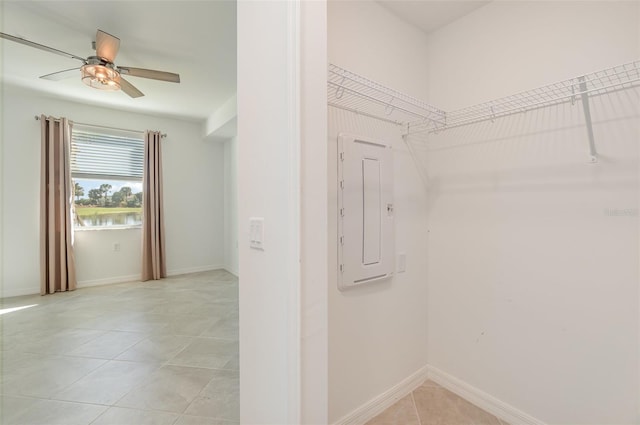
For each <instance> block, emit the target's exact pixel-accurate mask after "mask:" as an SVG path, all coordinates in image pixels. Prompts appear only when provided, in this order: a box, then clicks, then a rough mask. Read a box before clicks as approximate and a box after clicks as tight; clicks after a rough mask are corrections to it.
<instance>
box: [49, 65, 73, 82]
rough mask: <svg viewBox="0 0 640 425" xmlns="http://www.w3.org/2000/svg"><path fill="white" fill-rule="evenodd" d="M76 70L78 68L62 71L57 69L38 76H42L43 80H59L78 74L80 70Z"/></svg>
mask: <svg viewBox="0 0 640 425" xmlns="http://www.w3.org/2000/svg"><path fill="white" fill-rule="evenodd" d="M78 71H80V68H71V69H65V70H64V71H58V72H54V73H51V74H47V75H42V76H40V78H43V79H45V80H53V81H60V80H64V79H65V78H71V77H78V76H80V72H78Z"/></svg>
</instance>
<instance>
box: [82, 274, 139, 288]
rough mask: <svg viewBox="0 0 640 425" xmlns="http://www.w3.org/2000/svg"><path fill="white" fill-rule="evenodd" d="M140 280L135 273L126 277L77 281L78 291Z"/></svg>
mask: <svg viewBox="0 0 640 425" xmlns="http://www.w3.org/2000/svg"><path fill="white" fill-rule="evenodd" d="M140 278H141V275H140V273H137V274H131V275H127V276H115V277H106V278H104V279H93V280H83V281H78V289H80V288H89V287H91V286H102V285H113V284H114V283H125V282H139V281H140Z"/></svg>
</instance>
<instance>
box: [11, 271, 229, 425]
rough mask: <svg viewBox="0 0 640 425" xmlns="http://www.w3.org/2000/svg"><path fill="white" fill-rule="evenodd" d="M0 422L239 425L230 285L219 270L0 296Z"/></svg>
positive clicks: (98, 424)
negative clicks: (27, 306) (13, 296)
mask: <svg viewBox="0 0 640 425" xmlns="http://www.w3.org/2000/svg"><path fill="white" fill-rule="evenodd" d="M32 304H35V306H34V307H30V308H25V309H22V310H18V311H14V312H10V313H5V314H2V315H0V326H1V329H0V335H1V340H0V424H3V425H14V424H16V425H18V424H19V425H32V424H33V425H35V424H42V425H56V424H61V425H88V424H92V425H108V424H110V425H145V424H149V425H165V424H166V425H196V424H197V425H213V424H215V425H232V424H238V423H239V376H238V280H237V279H236V278H235V277H234V276H233V275H231V274H229V273H227V272H225V271H222V270H216V271H210V272H203V273H195V274H189V275H183V276H176V277H170V278H167V279H163V280H160V281H152V282H144V283H140V282H133V283H125V284H117V285H108V286H101V287H94V288H86V289H78V290H77V291H73V292H65V293H57V294H53V295H47V296H44V297H42V296H39V295H38V296H26V297H15V298H7V299H4V300H0V309H8V308H12V307H20V306H26V305H32Z"/></svg>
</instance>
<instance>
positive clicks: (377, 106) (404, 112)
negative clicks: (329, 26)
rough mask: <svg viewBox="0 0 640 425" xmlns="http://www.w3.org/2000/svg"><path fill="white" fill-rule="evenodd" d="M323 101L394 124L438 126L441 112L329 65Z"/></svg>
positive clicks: (442, 121) (440, 120) (412, 98)
mask: <svg viewBox="0 0 640 425" xmlns="http://www.w3.org/2000/svg"><path fill="white" fill-rule="evenodd" d="M328 71H329V72H328V77H327V99H328V103H329V105H331V106H334V107H336V108H340V109H345V110H347V111H351V112H355V113H358V114H361V115H366V116H369V117H373V118H377V119H382V120H384V121H388V122H392V123H395V124H401V125H407V124H408V123H410V122H416V123H421V124H425V123H430V124H432V125H434V126H442V125H444V123H445V121H444V120H445V113H444V111H441V110H440V109H438V108H436V107H434V106H431V105H429V104H427V103H425V102H423V101H421V100H418V99H416V98H414V97H411V96H408V95H406V94H404V93H401V92H398V91H396V90H393V89H390V88H388V87H385V86H383V85H381V84H378V83H376V82H375V81H371V80H369V79H367V78H365V77H362V76H360V75H358V74H354V73H353V72H350V71H347V70H346V69H343V68H340V67H339V66H336V65H333V64H330V65H329V70H328Z"/></svg>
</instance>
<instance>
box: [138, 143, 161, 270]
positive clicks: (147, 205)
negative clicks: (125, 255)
mask: <svg viewBox="0 0 640 425" xmlns="http://www.w3.org/2000/svg"><path fill="white" fill-rule="evenodd" d="M160 139H161V134H160V133H159V132H157V131H146V132H145V136H144V177H143V182H142V186H143V189H142V191H143V194H144V195H143V196H144V201H143V202H142V280H143V281H146V280H151V279H154V280H158V279H160V278H163V277H166V276H167V266H166V263H167V261H166V256H165V241H164V237H165V235H164V212H163V207H162V203H163V200H162V155H161V148H160Z"/></svg>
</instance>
